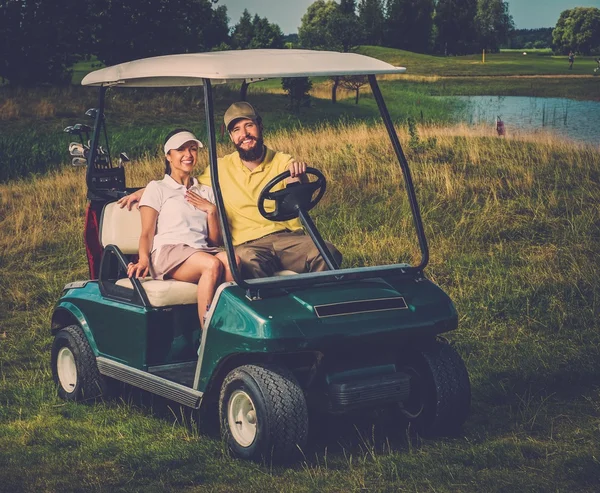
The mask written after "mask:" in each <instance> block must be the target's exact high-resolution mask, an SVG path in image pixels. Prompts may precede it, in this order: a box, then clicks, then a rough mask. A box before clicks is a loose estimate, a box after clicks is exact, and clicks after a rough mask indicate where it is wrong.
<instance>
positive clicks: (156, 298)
mask: <svg viewBox="0 0 600 493" xmlns="http://www.w3.org/2000/svg"><path fill="white" fill-rule="evenodd" d="M141 233H142V220H141V218H140V211H139V209H138V208H137V207H133V208H132V209H131V210H128V209H127V207H124V208H122V209H121V207H119V205H118V204H117V203H116V202H111V203H110V204H106V205H105V206H104V209H103V210H102V216H101V218H100V242H101V243H102V246H103V247H104V246H106V245H116V246H118V247H119V249H120V250H121V252H122V253H123V254H124V255H126V256H129V255H137V253H138V247H139V244H140V234H141ZM295 274H297V272H294V271H292V270H281V271H278V272H275V275H276V276H290V275H295ZM141 282H142V286H143V288H144V290H145V291H146V295H147V296H148V301H149V302H150V304H151V305H152V306H156V307H158V306H170V305H188V304H195V303H197V299H198V298H197V297H198V295H197V288H198V286H197V285H196V284H194V283H190V282H183V281H176V280H175V279H165V280H163V281H160V280H155V279H152V278H151V277H147V278H145V279H142V280H141ZM115 284H116V285H117V286H121V287H123V288H129V289H133V284H132V283H131V281H130V280H129V278H124V279H119V280H118V281H117V282H116V283H115Z"/></svg>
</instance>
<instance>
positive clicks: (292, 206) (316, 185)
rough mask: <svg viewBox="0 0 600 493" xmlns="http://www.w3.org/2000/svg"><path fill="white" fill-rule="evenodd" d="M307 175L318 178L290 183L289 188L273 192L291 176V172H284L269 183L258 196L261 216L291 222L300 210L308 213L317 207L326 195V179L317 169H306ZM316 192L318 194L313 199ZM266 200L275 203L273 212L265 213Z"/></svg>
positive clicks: (271, 219)
mask: <svg viewBox="0 0 600 493" xmlns="http://www.w3.org/2000/svg"><path fill="white" fill-rule="evenodd" d="M306 174H307V175H313V176H316V177H317V179H316V180H315V181H311V182H308V183H300V182H296V183H289V184H288V185H287V187H285V188H282V189H281V190H277V191H276V192H271V189H272V188H273V187H274V186H275V185H277V184H279V183H280V182H282V181H283V180H285V179H286V178H288V177H289V176H290V172H289V171H284V172H283V173H280V174H278V175H277V176H276V177H275V178H273V179H272V180H271V181H270V182H269V183H267V184H266V185H265V187H264V188H263V189H262V191H261V192H260V195H259V196H258V211H259V212H260V213H261V215H262V216H263V217H265V218H266V219H268V220H270V221H289V220H290V219H294V218H296V217H298V212H299V211H300V209H302V210H303V211H304V212H306V211H309V210H311V209H312V208H313V207H314V206H315V205H317V204H318V203H319V200H321V198H322V197H323V194H324V193H325V188H326V182H325V177H324V176H323V173H321V172H320V171H319V170H318V169H315V168H306ZM316 191H318V193H317V195H316V196H315V197H314V198H313V195H315V192H316ZM265 200H273V201H275V210H274V211H273V212H267V211H265Z"/></svg>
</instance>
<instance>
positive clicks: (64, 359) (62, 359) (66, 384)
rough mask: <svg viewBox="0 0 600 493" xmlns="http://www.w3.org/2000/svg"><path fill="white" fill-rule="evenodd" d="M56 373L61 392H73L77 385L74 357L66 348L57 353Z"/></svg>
mask: <svg viewBox="0 0 600 493" xmlns="http://www.w3.org/2000/svg"><path fill="white" fill-rule="evenodd" d="M56 372H57V373H58V381H59V382H60V386H61V387H62V388H63V390H64V391H65V392H68V393H71V392H73V391H74V390H75V386H76V385H77V365H76V364H75V356H73V353H72V352H71V350H70V349H69V348H67V347H63V348H61V349H60V351H58V355H57V357H56Z"/></svg>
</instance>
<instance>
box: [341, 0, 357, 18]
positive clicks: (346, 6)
mask: <svg viewBox="0 0 600 493" xmlns="http://www.w3.org/2000/svg"><path fill="white" fill-rule="evenodd" d="M340 12H341V13H342V14H350V15H356V0H340Z"/></svg>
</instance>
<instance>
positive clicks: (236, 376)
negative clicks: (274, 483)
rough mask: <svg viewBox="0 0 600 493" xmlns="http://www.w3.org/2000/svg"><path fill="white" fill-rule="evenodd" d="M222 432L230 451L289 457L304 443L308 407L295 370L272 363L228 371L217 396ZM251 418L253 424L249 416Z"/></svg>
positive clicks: (251, 455) (268, 458)
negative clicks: (291, 370) (272, 364)
mask: <svg viewBox="0 0 600 493" xmlns="http://www.w3.org/2000/svg"><path fill="white" fill-rule="evenodd" d="M219 416H220V421H221V435H222V436H223V438H224V440H225V441H226V442H227V445H228V447H229V449H230V450H231V452H232V453H233V455H234V456H236V457H239V458H242V459H250V460H265V461H268V462H287V461H290V460H293V459H294V458H295V457H296V456H297V455H298V454H299V452H300V450H301V449H302V448H303V447H304V445H305V444H306V438H307V435H308V411H307V407H306V400H305V398H304V393H303V392H302V389H301V388H300V386H299V385H298V382H297V381H296V378H295V377H294V375H293V374H292V373H291V372H290V371H288V370H285V369H283V368H280V367H276V366H271V365H245V366H240V367H239V368H235V369H234V370H232V371H231V372H230V373H229V374H228V375H227V377H226V378H225V380H224V381H223V385H222V387H221V395H220V398H219ZM253 420H254V424H253V423H252V421H253Z"/></svg>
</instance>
